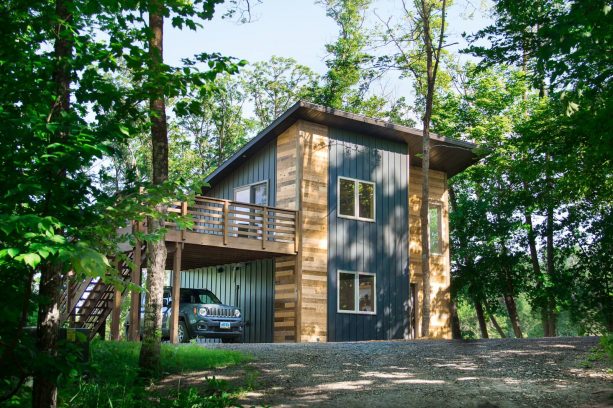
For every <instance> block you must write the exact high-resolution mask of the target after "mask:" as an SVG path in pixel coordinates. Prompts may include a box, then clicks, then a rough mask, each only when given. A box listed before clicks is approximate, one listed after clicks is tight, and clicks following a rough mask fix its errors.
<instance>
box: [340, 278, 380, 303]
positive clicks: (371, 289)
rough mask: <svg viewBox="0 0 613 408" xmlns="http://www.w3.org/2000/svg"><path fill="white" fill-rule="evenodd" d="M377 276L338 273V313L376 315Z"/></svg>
mask: <svg viewBox="0 0 613 408" xmlns="http://www.w3.org/2000/svg"><path fill="white" fill-rule="evenodd" d="M376 293H377V291H376V276H375V275H374V274H372V273H366V272H346V271H338V312H339V313H360V314H376V313H377V301H376Z"/></svg>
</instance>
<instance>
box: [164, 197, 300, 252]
mask: <svg viewBox="0 0 613 408" xmlns="http://www.w3.org/2000/svg"><path fill="white" fill-rule="evenodd" d="M168 211H169V212H172V213H177V214H181V215H189V216H191V218H192V220H193V226H192V227H191V228H187V229H184V231H188V232H193V233H198V234H209V235H217V236H220V238H221V239H222V241H223V245H228V242H229V240H230V239H235V238H241V239H249V240H260V241H261V244H259V247H260V248H261V249H262V250H266V249H267V247H266V246H267V245H268V243H271V242H278V243H284V244H294V247H295V246H296V243H297V238H298V237H297V231H298V229H299V225H298V222H299V219H298V211H296V210H287V209H283V208H276V207H269V206H262V205H257V204H251V203H241V202H238V201H232V200H224V199H221V198H214V197H206V196H196V198H195V200H194V202H193V203H186V202H184V201H182V202H180V201H177V202H174V203H173V204H172V205H170V206H169V207H168ZM166 225H167V227H168V228H170V229H174V230H177V231H178V230H180V228H179V227H178V226H177V225H176V224H175V223H171V222H167V223H166Z"/></svg>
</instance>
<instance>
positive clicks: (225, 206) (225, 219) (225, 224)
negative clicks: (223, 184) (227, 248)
mask: <svg viewBox="0 0 613 408" xmlns="http://www.w3.org/2000/svg"><path fill="white" fill-rule="evenodd" d="M229 206H230V205H229V202H228V200H224V202H223V244H224V245H228V221H229V220H228V207H229Z"/></svg>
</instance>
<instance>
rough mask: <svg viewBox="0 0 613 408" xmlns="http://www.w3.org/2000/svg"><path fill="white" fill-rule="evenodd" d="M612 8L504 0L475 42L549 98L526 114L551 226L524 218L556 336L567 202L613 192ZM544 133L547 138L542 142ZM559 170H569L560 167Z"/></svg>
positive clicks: (528, 214) (489, 60)
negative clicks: (612, 128) (610, 127)
mask: <svg viewBox="0 0 613 408" xmlns="http://www.w3.org/2000/svg"><path fill="white" fill-rule="evenodd" d="M610 9H611V7H610V4H609V3H608V2H607V1H596V2H579V1H573V2H567V3H565V2H561V1H557V0H543V1H539V2H527V1H519V2H517V1H506V0H503V1H498V2H496V5H495V17H496V22H495V24H493V25H492V26H490V27H487V28H486V29H484V30H481V31H480V32H478V33H476V34H475V35H474V36H472V37H471V39H472V40H473V41H477V40H480V39H487V40H488V41H489V42H490V44H491V46H477V45H472V46H471V47H470V48H469V51H470V52H473V53H475V54H476V55H479V56H482V57H484V63H483V64H484V65H492V64H501V63H507V64H516V65H519V66H522V67H524V69H525V71H526V74H527V76H528V78H529V79H530V80H531V82H532V84H533V86H534V87H535V88H537V89H538V90H539V94H540V97H541V98H542V99H543V101H542V102H541V108H539V112H540V113H539V114H538V118H539V119H536V118H535V119H533V120H527V121H526V125H527V126H524V127H523V132H524V133H526V134H527V136H528V137H527V138H526V140H528V138H530V140H531V141H532V147H535V146H536V148H533V149H532V151H531V153H530V155H531V156H532V157H537V158H540V157H542V162H541V166H540V168H541V169H544V172H543V173H542V180H543V186H544V187H543V186H538V187H537V189H536V191H538V192H539V193H538V195H539V198H540V200H541V201H540V203H541V205H542V207H541V208H542V209H543V210H544V213H545V214H544V216H545V218H546V226H545V228H544V229H539V228H536V227H535V226H534V225H533V217H532V215H533V212H534V211H533V210H532V208H533V206H531V205H528V206H527V207H526V211H525V223H526V225H527V229H528V246H529V249H530V254H531V258H532V265H533V270H534V273H535V275H536V276H537V277H539V278H538V279H539V280H540V281H541V284H540V288H539V289H540V290H538V291H537V292H538V293H541V294H542V295H543V296H544V298H543V299H536V300H537V303H538V305H539V307H540V308H541V309H542V312H543V325H544V328H545V334H546V335H549V336H552V335H555V332H556V327H555V322H556V315H557V312H556V310H557V309H558V307H557V305H556V300H555V297H556V296H555V293H556V292H555V290H546V287H547V285H549V286H550V287H551V285H553V286H557V287H561V285H562V281H563V280H564V279H563V276H562V275H563V273H564V272H563V271H561V270H557V269H556V263H557V261H556V257H557V255H556V253H557V252H558V251H560V250H562V248H559V247H556V235H557V234H556V230H559V229H560V228H561V226H562V223H561V222H560V217H561V214H562V213H563V212H565V211H567V210H566V209H565V208H564V207H566V206H567V205H569V204H570V203H571V202H573V201H575V200H576V199H581V198H582V197H586V196H591V197H596V198H597V200H598V201H599V202H603V201H602V200H603V199H604V200H605V201H606V200H608V199H607V198H606V197H610V196H611V177H610V174H611V164H610V163H611V162H610V160H609V159H608V158H607V156H608V155H609V153H607V150H608V149H607V148H605V146H606V144H607V140H608V143H610V132H608V131H607V130H606V126H607V123H609V124H610V120H611V119H610V117H611V112H612V110H611V103H610V95H611V86H610V84H611V81H610V79H611V75H612V71H611V68H610V67H611V64H610V51H611V49H610V48H611V35H612V33H611V30H610V26H611V25H610V22H611V13H610ZM564 116H567V118H564ZM603 126H605V127H603ZM537 129H540V130H541V131H542V132H541V133H540V134H539V135H536V134H535V130H537ZM549 130H553V133H549V132H548V131H549ZM552 135H555V143H553V142H552V141H551V139H552ZM545 137H546V138H547V139H548V142H547V143H546V144H539V140H543V139H544V138H545ZM539 154H542V156H540V155H539ZM596 163H598V164H597V165H596V166H595V164H596ZM560 164H562V167H561V168H560ZM560 169H562V170H563V171H562V172H559V171H557V170H560ZM594 180H598V182H597V184H598V185H595V184H594V182H593V181H594ZM571 185H572V186H573V187H572V188H570V189H569V188H568V187H570V186H571ZM526 187H527V188H528V187H530V186H529V183H527V184H526ZM577 193H578V194H577ZM571 197H572V198H571ZM539 230H540V231H541V232H542V234H543V235H544V239H545V248H546V257H545V259H546V262H545V268H544V269H543V268H541V265H540V262H539V257H538V253H537V240H538V237H539ZM558 243H559V241H558Z"/></svg>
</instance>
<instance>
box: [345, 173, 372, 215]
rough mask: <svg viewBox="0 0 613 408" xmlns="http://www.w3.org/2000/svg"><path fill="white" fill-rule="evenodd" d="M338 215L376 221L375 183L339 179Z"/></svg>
mask: <svg viewBox="0 0 613 408" xmlns="http://www.w3.org/2000/svg"><path fill="white" fill-rule="evenodd" d="M338 215H339V217H344V218H354V219H358V220H363V221H374V220H375V183H371V182H369V181H362V180H354V179H350V178H345V177H339V178H338Z"/></svg>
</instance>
